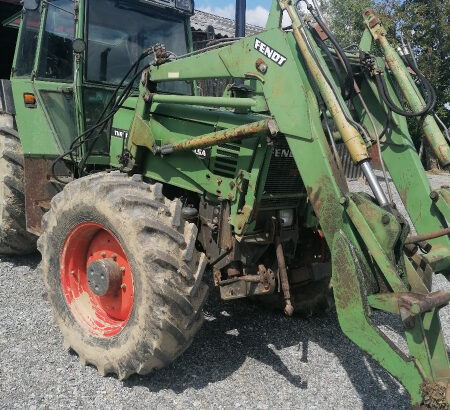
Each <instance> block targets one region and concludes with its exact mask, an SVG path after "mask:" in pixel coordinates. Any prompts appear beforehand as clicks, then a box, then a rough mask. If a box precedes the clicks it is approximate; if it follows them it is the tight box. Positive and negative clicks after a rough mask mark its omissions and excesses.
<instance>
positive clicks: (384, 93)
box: [375, 72, 434, 117]
mask: <svg viewBox="0 0 450 410" xmlns="http://www.w3.org/2000/svg"><path fill="white" fill-rule="evenodd" d="M375 83H376V86H377V90H378V93H379V94H380V96H381V98H382V99H383V101H384V102H385V104H386V105H387V106H388V108H389V109H390V110H392V111H393V112H395V113H396V114H399V115H402V116H404V117H420V116H422V115H425V114H428V113H429V112H430V111H431V110H432V109H433V102H434V99H433V97H432V96H431V95H430V94H428V98H427V99H426V105H425V107H424V108H422V109H421V110H420V111H417V112H413V111H407V110H404V109H402V108H399V107H398V106H397V105H396V104H395V102H394V101H393V100H392V98H391V96H390V95H389V90H388V87H387V84H386V80H385V78H384V74H383V73H381V72H378V73H377V74H375ZM430 97H431V98H430Z"/></svg>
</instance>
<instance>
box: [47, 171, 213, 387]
mask: <svg viewBox="0 0 450 410" xmlns="http://www.w3.org/2000/svg"><path fill="white" fill-rule="evenodd" d="M161 190H162V185H161V184H155V185H149V184H146V183H144V182H142V177H140V176H137V175H135V176H133V177H131V178H130V177H128V176H126V175H124V174H121V173H118V172H112V173H110V174H104V173H101V174H96V175H92V176H88V177H85V178H81V179H79V180H76V181H74V182H71V183H70V184H68V185H67V186H66V187H65V189H64V190H63V192H61V193H59V194H58V195H56V196H55V197H54V198H53V200H52V204H51V210H50V212H48V213H47V214H45V215H44V218H43V223H44V234H43V235H42V236H41V238H40V239H39V241H38V247H39V250H40V252H41V253H42V263H41V267H40V270H41V274H42V276H43V278H44V282H45V285H46V288H47V292H48V295H49V301H50V304H51V305H52V308H53V313H54V317H55V319H56V323H57V324H58V325H59V327H60V329H61V331H62V334H63V336H64V341H65V345H66V347H68V348H72V349H73V350H74V351H75V352H76V353H78V355H79V357H80V360H81V362H82V363H89V364H92V365H94V366H96V367H97V368H98V371H99V372H100V373H101V374H103V375H105V374H108V373H114V374H117V375H118V377H119V378H120V379H124V378H126V377H128V376H129V375H131V374H133V373H139V374H146V373H149V372H151V371H152V370H153V369H158V368H162V367H164V366H166V365H168V364H170V363H171V362H172V361H173V360H175V359H176V358H177V357H178V356H179V355H180V354H181V353H182V352H183V351H184V350H186V349H187V348H188V347H189V345H190V344H191V342H192V340H193V338H194V335H195V334H196V333H197V331H198V330H199V328H200V326H201V324H202V321H203V314H202V306H203V303H204V301H205V299H206V296H207V290H208V289H207V286H206V285H205V284H204V283H203V282H202V276H203V271H204V269H205V266H206V258H205V255H204V254H202V253H200V252H198V251H197V250H196V248H195V241H196V237H197V228H196V226H195V225H193V224H189V223H187V222H185V221H184V220H183V219H182V218H181V202H180V201H179V200H175V201H169V200H168V199H166V198H165V197H164V196H163V195H162V191H161Z"/></svg>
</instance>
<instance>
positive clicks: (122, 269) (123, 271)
mask: <svg viewBox="0 0 450 410" xmlns="http://www.w3.org/2000/svg"><path fill="white" fill-rule="evenodd" d="M120 271H121V272H122V273H123V274H125V266H121V267H120Z"/></svg>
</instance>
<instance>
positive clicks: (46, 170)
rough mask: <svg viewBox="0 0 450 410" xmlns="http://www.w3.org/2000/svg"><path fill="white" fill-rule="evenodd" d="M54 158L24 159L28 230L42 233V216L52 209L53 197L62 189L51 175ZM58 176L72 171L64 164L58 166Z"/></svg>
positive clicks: (37, 233) (66, 174)
mask: <svg viewBox="0 0 450 410" xmlns="http://www.w3.org/2000/svg"><path fill="white" fill-rule="evenodd" d="M52 163H53V160H51V159H46V158H29V157H25V160H24V171H25V178H24V186H25V213H26V226H27V231H28V232H31V233H33V234H35V235H38V236H39V235H41V234H42V232H43V228H42V223H41V220H42V216H43V215H44V213H45V212H47V211H48V210H49V209H50V201H51V199H52V198H53V197H54V196H55V195H56V194H57V193H58V192H59V191H61V190H62V188H63V186H62V184H60V183H59V182H57V181H55V180H54V179H53V178H52V176H51V166H52ZM56 173H57V174H58V176H60V177H61V176H66V177H67V176H68V175H69V174H70V173H69V171H68V170H67V169H64V168H62V166H61V165H60V166H57V167H56Z"/></svg>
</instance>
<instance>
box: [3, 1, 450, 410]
mask: <svg viewBox="0 0 450 410" xmlns="http://www.w3.org/2000/svg"><path fill="white" fill-rule="evenodd" d="M306 4H307V7H308V10H309V13H308V15H307V17H304V18H303V17H302V18H300V17H299V14H298V10H297V8H296V5H294V4H293V3H292V1H291V0H274V1H273V3H272V7H271V10H270V14H269V18H268V22H267V26H266V28H265V30H263V31H261V32H260V33H258V34H256V35H253V36H250V37H236V38H224V39H219V40H213V41H210V42H209V43H208V44H205V47H204V48H203V49H200V50H197V51H192V50H193V46H192V40H191V37H190V24H189V17H190V15H192V13H193V7H194V6H193V3H192V2H191V0H170V1H165V0H148V1H138V0H119V1H112V0H95V1H93V0H79V1H76V2H75V3H74V2H72V1H71V0H54V1H42V2H40V1H38V0H30V1H25V2H24V9H23V11H22V12H21V15H20V19H21V23H20V29H19V37H18V43H17V47H16V54H15V59H14V63H13V69H12V76H11V86H12V91H11V93H8V92H3V94H2V95H3V96H8V95H9V96H11V95H12V99H13V101H14V112H12V111H11V112H10V113H9V115H10V116H11V117H13V118H14V119H15V122H16V123H17V129H18V133H17V131H16V130H15V129H14V127H13V124H12V123H11V124H10V126H9V128H8V130H9V131H8V130H6V131H5V129H3V128H2V130H3V131H4V132H6V133H9V134H7V135H16V137H17V136H18V135H20V142H21V145H22V148H23V157H22V155H21V152H19V151H17V152H16V154H17V155H16V156H15V157H14V158H13V159H12V160H10V163H14V164H23V172H22V174H20V176H21V177H22V178H21V179H20V180H18V181H16V182H15V185H14V186H11V184H10V183H9V185H8V181H10V178H9V175H8V173H9V172H12V170H13V169H14V167H11V166H8V165H7V166H6V167H4V169H2V172H3V173H4V174H5V175H6V177H5V178H4V179H3V182H2V184H3V185H2V187H5V186H8V187H10V189H12V190H14V192H16V193H17V195H16V196H17V198H16V200H14V201H12V200H10V199H9V197H8V196H7V195H5V192H6V191H5V190H3V191H1V190H0V192H1V193H2V195H3V197H2V205H1V206H2V208H1V210H2V212H3V219H2V226H1V229H2V232H5V231H6V228H7V227H8V226H11V224H12V223H15V224H16V228H17V229H14V230H9V231H8V235H9V236H8V237H7V240H5V239H4V236H0V249H4V248H5V246H6V245H7V244H8V243H12V242H9V241H13V240H14V241H18V240H19V239H20V238H22V237H24V235H29V233H32V234H34V235H35V236H39V239H38V249H39V251H40V252H41V254H42V262H41V265H40V271H41V274H42V277H43V280H44V282H45V285H46V288H47V292H48V298H49V302H50V304H51V306H52V308H53V314H54V317H55V320H56V323H57V324H58V326H59V327H60V329H61V332H62V334H63V336H64V344H65V346H66V347H67V348H69V347H70V348H72V349H73V350H74V351H75V352H77V354H78V355H79V357H80V360H81V362H82V363H84V364H86V363H89V364H92V365H94V366H96V367H97V369H98V371H99V373H100V374H102V375H106V374H116V375H117V376H118V377H119V378H120V379H124V378H126V377H128V376H130V375H131V374H133V373H139V374H147V373H150V372H151V371H153V370H155V369H160V368H162V367H164V366H167V365H168V364H170V363H171V362H173V361H174V360H175V359H176V358H177V357H178V356H179V355H180V354H181V353H182V352H183V351H184V350H185V349H187V348H188V347H189V345H190V343H191V342H192V340H193V337H194V336H195V334H196V332H197V331H198V329H199V328H200V326H201V324H202V320H203V315H202V305H203V303H204V301H205V300H206V297H207V290H208V287H207V285H206V284H205V283H204V281H203V279H204V275H205V274H207V273H211V274H212V276H213V277H212V279H213V282H214V285H215V287H216V288H217V289H218V291H219V292H220V296H221V298H222V299H223V300H232V299H238V298H244V297H251V298H254V299H257V300H259V301H260V302H262V303H266V304H270V305H272V306H278V307H280V308H281V309H283V310H284V312H285V314H287V315H289V316H290V315H292V314H295V313H304V314H307V315H311V314H315V313H319V312H321V311H326V310H328V309H330V308H331V307H332V305H333V302H334V303H335V306H336V310H337V314H338V319H339V323H340V325H341V328H342V330H343V331H344V333H345V334H346V335H347V336H348V337H349V338H350V339H351V340H352V341H353V342H354V343H356V344H357V345H358V346H359V347H360V348H361V349H362V350H364V351H365V352H366V353H368V354H369V355H370V356H371V357H372V358H373V359H374V360H376V361H377V362H378V363H379V364H380V365H381V366H382V367H384V368H385V369H386V370H387V371H388V372H390V373H391V374H392V375H393V376H394V377H395V378H396V379H397V380H399V381H400V382H401V383H402V385H403V386H404V387H405V388H406V390H407V391H408V393H409V395H410V398H411V404H412V405H413V406H420V405H426V406H428V407H430V408H447V407H448V405H449V395H448V394H447V391H448V383H449V381H450V380H449V378H450V371H449V362H448V357H447V347H446V345H445V341H444V338H443V334H442V329H441V325H440V321H439V309H440V308H442V307H443V306H445V305H446V304H448V302H449V301H450V293H449V291H448V290H445V291H444V290H439V291H433V290H432V289H431V282H432V276H433V275H434V274H435V273H442V274H444V275H446V276H447V277H448V274H449V272H450V247H449V233H450V228H449V225H448V221H449V220H450V206H449V205H450V191H449V189H448V187H447V188H445V187H443V188H442V189H439V190H435V191H432V190H431V188H430V185H429V182H428V179H427V176H426V173H425V171H424V169H423V167H422V164H421V162H420V160H419V156H418V154H417V151H416V149H415V147H414V144H413V142H412V140H411V136H410V134H409V131H408V127H407V122H406V118H407V117H409V116H418V117H421V119H422V121H421V124H423V134H424V137H425V138H426V139H427V141H428V143H429V144H430V146H431V148H432V149H433V151H434V152H435V154H436V156H437V157H438V159H439V161H440V163H441V165H442V167H443V168H445V167H448V166H449V164H450V155H449V150H450V149H449V145H448V141H446V136H445V135H444V134H445V133H446V132H447V130H442V129H441V128H440V126H439V123H440V121H439V119H438V118H437V117H436V115H435V114H434V111H433V109H434V106H435V104H436V97H435V94H434V90H433V89H432V87H431V85H430V84H429V82H428V81H427V80H426V79H425V78H424V77H423V76H422V74H421V73H420V71H419V70H418V68H417V65H416V64H415V60H414V58H413V57H412V56H411V55H409V54H408V53H407V52H406V53H405V51H404V50H402V52H401V53H398V52H397V51H396V50H395V48H394V47H393V46H392V45H391V44H390V43H389V41H388V39H387V38H386V33H385V31H384V28H383V26H382V24H381V22H380V21H379V19H378V17H377V16H376V14H375V13H374V12H373V11H372V10H367V11H366V12H365V13H364V16H362V18H364V19H365V22H366V25H367V28H366V30H365V32H364V34H363V36H362V39H361V42H360V44H359V46H358V47H357V48H355V49H353V50H350V49H347V50H344V49H343V48H342V47H341V45H340V44H339V43H338V42H337V41H336V40H335V39H334V37H333V35H332V33H331V32H330V31H329V29H328V28H327V26H326V24H325V23H324V21H323V19H322V18H321V15H320V12H319V11H318V10H316V9H314V7H313V6H311V5H310V4H308V3H307V2H306ZM283 12H284V13H287V15H288V16H289V18H290V20H291V25H290V26H289V27H285V28H283V27H282V26H281V20H282V19H281V17H282V14H283ZM130 22H133V24H132V25H131V24H130ZM375 44H378V45H379V49H380V50H381V51H382V54H383V55H381V54H380V55H375V52H374V51H373V50H374V49H375V48H374V45H375ZM211 79H228V81H229V85H228V86H227V87H226V89H225V91H224V93H223V95H222V96H204V95H203V96H200V95H198V89H199V88H200V87H199V84H201V82H202V81H204V80H211ZM5 84H6V83H5ZM10 100H11V98H10V99H9V100H8V101H10ZM2 101H3V100H2ZM3 112H6V110H5V107H3ZM5 135H6V134H2V135H1V138H2V143H3V144H6V145H7V144H8V143H9V142H8V141H9V140H8V138H9V137H7V135H6V137H7V138H6V137H5ZM447 137H448V136H447ZM5 141H6V142H5ZM16 141H18V140H17V138H16ZM339 145H343V146H345V147H346V150H347V152H348V155H350V157H351V159H352V160H353V162H354V164H355V166H357V167H360V169H361V171H362V173H363V174H364V177H365V179H366V180H367V182H368V184H369V186H370V189H371V192H372V195H368V194H365V193H357V192H350V191H349V189H348V186H347V181H346V178H345V174H344V170H343V166H342V160H341V158H340V155H339V150H338V146H339ZM375 151H376V152H378V154H379V157H380V162H381V165H382V170H383V172H382V173H378V172H375V171H374V169H373V167H372V161H371V153H373V152H375ZM4 152H5V151H3V158H2V159H1V160H2V161H5V158H6V159H8V158H10V157H8V156H5V154H4ZM387 172H389V175H390V178H392V181H393V183H394V184H395V186H396V188H397V190H398V192H399V194H400V198H401V201H402V202H403V205H404V206H405V208H406V210H407V213H408V214H409V217H410V221H411V222H409V221H408V220H407V219H406V218H405V217H404V216H403V215H402V214H401V213H400V212H399V209H398V208H397V205H396V204H395V203H394V201H393V199H392V193H391V192H390V188H389V185H388V184H387ZM382 179H384V180H385V182H386V188H383V185H382V183H381V182H380V180H382ZM8 201H9V202H8ZM11 204H12V206H11ZM12 208H14V209H16V210H18V212H16V214H14V215H16V220H14V221H12V220H11V218H13V217H12V216H11V218H10V220H8V218H6V219H5V217H4V215H5V209H12ZM6 215H8V214H6ZM10 215H12V214H10ZM24 215H25V216H24ZM25 223H26V225H25ZM8 224H10V225H8ZM5 227H6V228H5ZM25 228H26V229H25ZM27 249H28V248H27ZM9 250H10V253H12V252H13V251H14V249H9ZM20 251H21V249H17V250H16V253H18V252H20ZM375 310H381V311H385V312H390V313H392V314H394V315H398V316H399V317H400V318H401V320H402V323H403V326H404V332H405V336H406V341H407V345H408V348H409V352H408V354H406V353H405V352H403V351H401V350H400V349H399V348H398V347H397V346H395V344H394V343H393V342H392V341H391V340H390V339H389V338H388V337H387V336H386V335H385V334H384V333H383V332H382V331H381V330H380V328H379V326H377V325H376V324H375V323H374V322H372V320H371V317H372V314H373V312H374V311H375ZM439 406H440V407H439Z"/></svg>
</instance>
